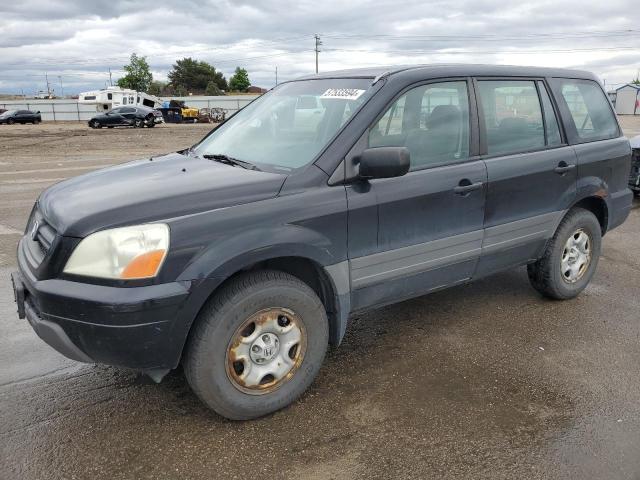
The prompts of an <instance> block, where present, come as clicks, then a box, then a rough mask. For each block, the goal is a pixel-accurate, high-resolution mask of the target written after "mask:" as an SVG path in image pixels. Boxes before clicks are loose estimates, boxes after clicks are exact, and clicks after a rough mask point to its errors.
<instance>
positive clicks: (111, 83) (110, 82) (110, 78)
mask: <svg viewBox="0 0 640 480" xmlns="http://www.w3.org/2000/svg"><path fill="white" fill-rule="evenodd" d="M109 85H111V86H112V87H113V78H112V76H111V67H109Z"/></svg>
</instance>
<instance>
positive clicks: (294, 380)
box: [184, 271, 329, 420]
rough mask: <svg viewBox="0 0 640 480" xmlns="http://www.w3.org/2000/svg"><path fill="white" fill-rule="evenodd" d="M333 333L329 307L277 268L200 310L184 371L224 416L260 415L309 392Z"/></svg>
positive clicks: (239, 283) (242, 281)
mask: <svg viewBox="0 0 640 480" xmlns="http://www.w3.org/2000/svg"><path fill="white" fill-rule="evenodd" d="M328 338H329V328H328V321H327V315H326V312H325V308H324V305H323V304H322V302H321V301H320V299H319V298H318V296H317V295H316V294H315V292H314V291H313V290H312V289H311V288H310V287H309V286H308V285H306V284H305V283H304V282H302V281H300V280H299V279H297V278H296V277H294V276H292V275H289V274H287V273H283V272H278V271H260V272H252V273H247V274H244V275H242V276H239V277H237V278H236V279H234V280H232V281H231V282H230V283H229V284H228V285H226V286H225V287H223V289H222V290H221V291H220V292H219V293H217V294H216V295H215V297H214V298H212V299H211V300H210V301H209V302H208V304H207V305H206V307H205V308H204V309H203V310H202V312H201V313H200V314H199V316H198V318H197V319H196V325H195V327H194V331H193V332H192V335H191V337H190V340H189V343H188V345H187V351H186V354H185V362H184V364H185V365H184V367H185V368H184V370H185V374H186V376H187V380H188V381H189V384H190V385H191V388H192V389H193V390H194V392H195V393H196V394H197V395H198V397H200V399H201V400H202V401H203V402H204V403H206V404H207V405H208V406H209V407H211V408H212V409H213V410H215V411H216V412H217V413H219V414H220V415H222V416H224V417H226V418H229V419H232V420H247V419H251V418H257V417H261V416H263V415H266V414H269V413H272V412H275V411H276V410H279V409H281V408H283V407H285V406H287V405H289V404H290V403H291V402H293V401H294V400H295V399H296V398H298V396H300V395H301V394H302V392H304V391H305V390H306V389H307V387H308V386H309V385H310V384H311V382H312V381H313V379H314V378H315V376H316V375H317V373H318V371H319V369H320V366H321V364H322V361H323V359H324V356H325V353H326V350H327V344H328Z"/></svg>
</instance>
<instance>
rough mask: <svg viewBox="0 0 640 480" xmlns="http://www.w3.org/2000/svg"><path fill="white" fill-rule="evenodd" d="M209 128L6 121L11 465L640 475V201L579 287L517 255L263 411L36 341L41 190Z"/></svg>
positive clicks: (1, 363)
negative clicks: (19, 285)
mask: <svg viewBox="0 0 640 480" xmlns="http://www.w3.org/2000/svg"><path fill="white" fill-rule="evenodd" d="M622 122H623V126H624V129H625V132H626V133H627V134H628V135H629V136H631V135H638V134H640V118H629V117H626V118H624V119H623V120H622ZM209 128H210V126H206V125H204V126H201V125H189V126H187V125H184V126H183V125H174V126H160V127H158V128H156V129H152V130H148V129H144V130H135V129H113V130H106V129H103V130H97V131H94V130H90V129H89V128H87V127H86V126H84V125H80V124H69V125H55V124H41V125H39V126H31V125H28V126H15V125H14V126H10V127H5V126H0V152H1V153H0V479H9V480H12V479H20V480H22V479H24V480H30V479H43V478H46V479H57V478H65V479H89V478H90V479H102V478H105V479H119V478H127V479H141V478H157V479H192V478H207V479H211V478H224V479H232V478H270V479H276V478H305V479H307V478H310V479H352V478H367V479H371V478H384V479H388V478H473V479H477V478H505V479H506V478H509V479H513V478H608V479H627V478H628V479H637V478H640V322H638V318H639V315H638V312H639V311H640V296H639V295H638V292H639V290H638V288H639V287H638V285H640V258H639V256H638V254H637V245H638V237H639V235H640V209H637V208H636V209H634V210H633V211H632V213H631V216H630V218H629V220H628V221H627V223H625V224H624V225H623V226H622V227H621V228H620V229H618V230H616V231H614V232H611V233H610V234H609V235H607V236H606V237H605V239H604V247H603V257H602V259H601V262H600V265H599V267H598V272H597V274H596V276H595V278H594V280H593V282H592V284H591V285H590V286H589V288H588V289H587V290H586V291H585V292H584V294H583V295H581V296H580V297H579V298H577V299H575V300H571V301H567V302H551V301H547V300H544V299H542V298H541V297H539V296H538V295H537V294H536V293H535V292H534V291H533V290H532V289H531V288H530V287H529V284H528V282H527V278H526V273H525V271H524V269H518V270H515V271H512V272H507V273H502V274H499V275H495V276H493V277H491V278H488V279H485V280H482V281H478V282H476V283H473V284H470V285H465V286H460V287H456V288H453V289H450V290H447V291H443V292H440V293H436V294H433V295H430V296H426V297H422V298H418V299H415V300H411V301H407V302H403V303H401V304H398V305H393V306H389V307H385V308H383V309H380V310H377V311H374V312H371V313H368V314H366V315H362V316H360V317H358V318H355V319H354V320H353V322H352V323H351V325H350V327H349V329H348V332H347V336H346V339H345V341H344V343H343V345H342V346H341V347H340V348H339V349H336V350H333V351H331V352H330V354H329V356H328V358H327V360H326V364H325V366H324V368H323V369H322V370H321V372H320V376H319V378H318V379H317V381H316V382H315V383H314V385H313V386H312V388H311V389H310V390H309V392H308V393H307V394H305V395H304V396H303V397H302V398H301V399H300V400H299V401H297V402H296V403H295V404H294V405H292V406H291V407H290V408H287V409H285V410H283V411H281V412H278V413H276V414H274V415H271V416H269V417H267V418H264V419H260V420H257V421H253V422H244V423H238V422H229V421H225V420H223V419H221V418H220V417H218V416H216V415H215V414H213V413H212V412H210V411H208V410H207V409H206V408H205V407H203V405H202V404H201V403H200V402H199V401H198V400H197V398H196V397H195V396H194V395H193V394H192V393H191V392H190V390H189V388H188V386H187V384H186V382H185V381H184V379H183V378H182V376H181V374H180V372H176V373H174V374H171V375H170V376H169V377H168V378H167V379H165V381H164V382H163V383H161V384H159V385H156V384H153V383H152V382H151V381H149V380H147V379H146V378H145V377H143V376H140V375H138V374H136V373H135V372H129V371H124V370H119V369H115V368H111V367H105V366H93V365H84V364H77V363H74V362H72V361H70V360H67V359H65V358H63V357H62V356H60V355H58V354H57V353H56V352H55V351H53V350H52V349H51V348H49V347H48V346H47V345H45V344H44V343H43V342H41V341H40V340H39V339H38V338H37V337H36V336H35V334H34V333H33V332H32V331H31V329H30V328H29V327H28V325H27V324H26V322H25V321H18V319H17V316H16V314H15V306H14V304H13V299H12V293H11V291H10V285H9V273H10V272H11V271H12V270H14V269H15V247H16V243H17V240H18V238H19V236H20V231H21V230H22V229H23V228H24V224H25V221H26V218H27V215H28V213H29V211H30V209H31V206H32V205H33V202H34V200H35V199H36V197H37V195H38V194H39V192H40V191H42V189H44V188H46V187H47V186H48V185H49V184H51V183H52V182H55V181H58V180H60V179H63V178H67V177H69V176H74V175H78V174H81V173H84V172H87V171H90V170H92V169H95V168H98V167H102V166H105V165H111V164H116V163H119V162H122V161H124V160H127V159H133V158H139V157H144V156H149V155H153V154H157V153H161V152H166V151H171V150H178V149H180V148H184V147H186V146H188V145H190V144H192V143H193V142H194V141H196V140H198V139H199V138H201V137H202V136H203V135H204V134H205V133H206V132H207V131H208V129H209Z"/></svg>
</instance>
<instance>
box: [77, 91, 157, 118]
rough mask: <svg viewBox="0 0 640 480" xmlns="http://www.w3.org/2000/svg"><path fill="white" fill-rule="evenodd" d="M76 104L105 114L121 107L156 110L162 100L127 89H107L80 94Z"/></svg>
mask: <svg viewBox="0 0 640 480" xmlns="http://www.w3.org/2000/svg"><path fill="white" fill-rule="evenodd" d="M78 103H83V104H85V105H95V106H96V110H97V111H98V112H105V111H107V110H111V109H112V108H116V107H121V106H122V105H136V106H145V107H150V108H158V107H160V106H161V105H162V100H160V99H159V98H158V97H156V96H154V95H149V94H148V93H145V92H137V91H135V90H130V89H128V88H120V87H107V88H104V89H102V90H93V91H91V92H83V93H81V94H80V95H79V96H78Z"/></svg>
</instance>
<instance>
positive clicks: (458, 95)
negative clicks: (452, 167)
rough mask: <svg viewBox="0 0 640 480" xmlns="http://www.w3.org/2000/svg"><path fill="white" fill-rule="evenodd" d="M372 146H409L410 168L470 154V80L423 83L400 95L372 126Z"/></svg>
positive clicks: (460, 158) (430, 164)
mask: <svg viewBox="0 0 640 480" xmlns="http://www.w3.org/2000/svg"><path fill="white" fill-rule="evenodd" d="M369 146H370V147H394V146H395V147H407V148H408V149H409V152H410V154H411V170H417V169H421V168H428V167H433V166H436V165H442V164H446V163H456V162H461V161H464V160H466V159H467V158H468V157H469V95H468V93H467V83H466V82H464V81H460V82H442V83H432V84H428V85H421V86H419V87H416V88H413V89H411V90H409V91H408V92H407V93H405V94H404V95H402V96H401V97H399V98H398V99H397V100H396V101H395V102H394V103H393V104H392V105H391V107H389V109H388V110H387V111H386V112H385V113H384V115H383V116H382V117H381V118H380V120H378V121H377V122H376V123H375V124H374V125H373V126H372V127H371V129H370V130H369Z"/></svg>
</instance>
